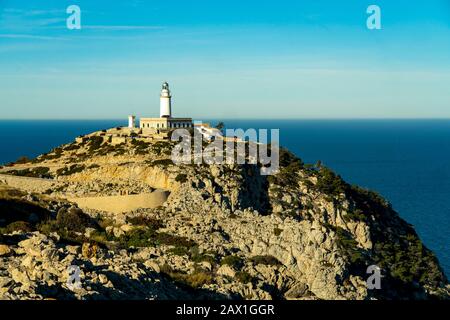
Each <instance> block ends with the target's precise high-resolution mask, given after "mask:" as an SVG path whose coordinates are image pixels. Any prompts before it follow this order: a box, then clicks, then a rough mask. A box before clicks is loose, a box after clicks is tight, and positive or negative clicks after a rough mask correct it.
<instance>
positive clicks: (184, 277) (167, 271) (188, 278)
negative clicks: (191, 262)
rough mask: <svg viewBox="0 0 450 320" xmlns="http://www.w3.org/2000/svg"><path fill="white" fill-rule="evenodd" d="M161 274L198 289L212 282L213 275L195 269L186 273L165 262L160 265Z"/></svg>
mask: <svg viewBox="0 0 450 320" xmlns="http://www.w3.org/2000/svg"><path fill="white" fill-rule="evenodd" d="M160 269H161V274H163V275H165V276H167V277H169V278H170V279H171V280H173V281H175V282H176V283H179V284H181V285H185V286H188V287H190V288H194V289H198V288H201V287H203V286H204V285H207V284H211V283H213V282H214V277H213V275H212V274H211V273H210V272H207V271H205V270H201V269H196V270H195V271H194V272H193V273H191V274H186V273H183V272H180V271H175V270H173V269H172V268H171V267H170V266H169V265H167V264H165V265H163V266H161V268H160Z"/></svg>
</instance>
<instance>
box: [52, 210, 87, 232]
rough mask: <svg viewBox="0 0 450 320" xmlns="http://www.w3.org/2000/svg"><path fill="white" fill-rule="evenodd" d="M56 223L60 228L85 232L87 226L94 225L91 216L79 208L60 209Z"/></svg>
mask: <svg viewBox="0 0 450 320" xmlns="http://www.w3.org/2000/svg"><path fill="white" fill-rule="evenodd" d="M56 224H57V226H58V228H61V229H66V230H70V231H77V232H84V230H85V229H86V228H88V227H92V223H91V218H90V217H89V216H88V215H87V214H85V213H84V212H83V211H82V210H81V209H78V208H70V209H68V210H66V209H60V210H59V211H58V214H57V216H56Z"/></svg>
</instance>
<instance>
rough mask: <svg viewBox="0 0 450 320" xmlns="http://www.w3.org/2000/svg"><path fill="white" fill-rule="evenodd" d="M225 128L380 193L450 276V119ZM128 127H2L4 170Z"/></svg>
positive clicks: (249, 123) (242, 123) (233, 123)
mask: <svg viewBox="0 0 450 320" xmlns="http://www.w3.org/2000/svg"><path fill="white" fill-rule="evenodd" d="M223 121H224V122H225V124H226V126H227V127H228V128H243V129H247V128H256V129H258V128H267V129H280V143H281V145H283V146H285V147H287V148H288V149H290V150H291V151H293V152H294V153H296V154H297V155H298V156H299V157H300V158H302V159H303V161H305V162H307V163H316V162H317V161H318V160H321V161H322V163H323V164H325V165H326V166H328V167H330V168H332V169H333V170H335V171H336V172H337V173H339V174H340V175H341V176H342V177H343V178H344V179H345V180H346V181H348V182H350V183H353V184H357V185H360V186H363V187H365V188H369V189H372V190H375V191H377V192H379V193H380V194H382V195H383V196H384V197H385V198H387V199H388V200H389V201H390V202H391V203H392V205H393V207H394V208H395V209H396V210H397V211H398V212H399V213H400V215H401V216H402V217H403V218H404V219H405V220H407V221H408V222H409V223H411V224H412V225H414V227H415V228H416V230H417V232H418V234H419V235H420V237H421V239H422V240H423V241H424V242H425V244H426V245H427V246H428V247H429V248H430V249H432V250H433V251H434V252H435V253H436V255H437V256H438V258H439V260H440V262H441V265H442V267H443V268H444V270H445V272H446V274H447V275H450V249H449V245H448V244H449V243H450V232H449V228H450V120H270V121H269V120H223ZM212 122H214V121H212ZM216 122H217V121H216ZM124 125H126V119H125V120H123V121H120V120H105V121H81V120H77V121H0V146H1V153H0V163H6V162H9V161H13V160H16V159H17V158H18V157H20V156H28V157H34V156H37V155H39V154H41V153H44V152H47V151H48V150H49V149H51V148H53V147H55V146H57V145H60V144H63V143H67V142H70V141H72V140H74V138H75V137H76V136H78V135H81V134H86V133H90V132H92V131H95V130H100V129H105V128H110V127H116V126H124Z"/></svg>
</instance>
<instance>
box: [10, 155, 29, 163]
mask: <svg viewBox="0 0 450 320" xmlns="http://www.w3.org/2000/svg"><path fill="white" fill-rule="evenodd" d="M30 162H31V159H30V158H28V157H25V156H22V157H20V158H19V159H17V160H16V161H15V162H14V163H15V164H26V163H30Z"/></svg>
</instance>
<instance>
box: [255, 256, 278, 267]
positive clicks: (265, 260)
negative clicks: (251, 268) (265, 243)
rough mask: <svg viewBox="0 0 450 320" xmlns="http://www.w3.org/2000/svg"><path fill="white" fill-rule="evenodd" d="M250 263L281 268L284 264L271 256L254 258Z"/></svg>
mask: <svg viewBox="0 0 450 320" xmlns="http://www.w3.org/2000/svg"><path fill="white" fill-rule="evenodd" d="M250 261H251V262H252V263H253V264H255V265H258V264H263V265H266V266H281V265H282V263H281V262H280V261H278V259H277V258H275V257H273V256H270V255H262V256H254V257H251V258H250Z"/></svg>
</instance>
